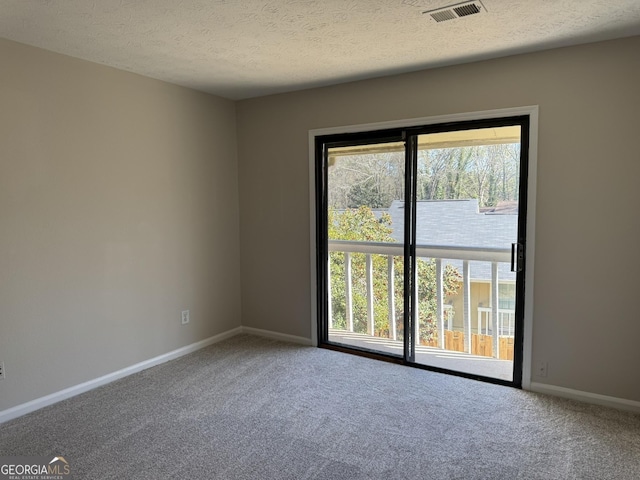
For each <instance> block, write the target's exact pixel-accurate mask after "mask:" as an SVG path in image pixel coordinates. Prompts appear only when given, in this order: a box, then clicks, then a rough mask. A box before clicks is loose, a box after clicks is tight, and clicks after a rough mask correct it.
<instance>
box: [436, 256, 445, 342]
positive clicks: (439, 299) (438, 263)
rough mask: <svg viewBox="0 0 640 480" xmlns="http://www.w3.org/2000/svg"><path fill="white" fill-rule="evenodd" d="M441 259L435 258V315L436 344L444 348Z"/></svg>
mask: <svg viewBox="0 0 640 480" xmlns="http://www.w3.org/2000/svg"><path fill="white" fill-rule="evenodd" d="M443 277H444V276H443V272H442V259H440V258H438V259H436V305H437V311H436V315H437V318H438V345H439V346H440V348H444V285H443V283H444V282H443Z"/></svg>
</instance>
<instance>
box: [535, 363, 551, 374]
mask: <svg viewBox="0 0 640 480" xmlns="http://www.w3.org/2000/svg"><path fill="white" fill-rule="evenodd" d="M547 367H548V364H547V362H538V370H537V372H536V373H537V375H538V376H539V377H546V376H547Z"/></svg>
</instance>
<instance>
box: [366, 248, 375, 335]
mask: <svg viewBox="0 0 640 480" xmlns="http://www.w3.org/2000/svg"><path fill="white" fill-rule="evenodd" d="M366 258H367V333H368V334H369V335H371V336H372V337H374V336H375V323H374V321H373V260H372V258H371V254H369V253H368V254H367V257H366Z"/></svg>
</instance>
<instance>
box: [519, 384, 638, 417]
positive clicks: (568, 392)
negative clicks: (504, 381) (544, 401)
mask: <svg viewBox="0 0 640 480" xmlns="http://www.w3.org/2000/svg"><path fill="white" fill-rule="evenodd" d="M529 390H530V391H532V392H537V393H545V394H547V395H554V396H556V397H562V398H568V399H570V400H577V401H579V402H585V403H592V404H594V405H602V406H605V407H613V408H617V409H618V410H627V411H631V412H636V413H640V402H637V401H635V400H627V399H625V398H618V397H610V396H608V395H600V394H598V393H590V392H582V391H580V390H573V389H572V388H565V387H557V386H555V385H547V384H544V383H536V382H531V386H530V388H529Z"/></svg>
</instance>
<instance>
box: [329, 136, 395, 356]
mask: <svg viewBox="0 0 640 480" xmlns="http://www.w3.org/2000/svg"><path fill="white" fill-rule="evenodd" d="M326 163H327V167H326V172H327V180H326V185H327V188H326V190H327V243H328V248H327V250H328V266H327V275H326V282H327V284H326V291H327V293H328V294H327V297H328V298H327V302H328V305H327V317H328V318H327V324H328V325H327V326H328V341H329V342H330V343H333V344H339V345H345V346H349V347H354V348H357V349H362V350H368V351H374V352H379V353H385V354H389V355H393V356H398V357H403V355H404V345H403V339H404V301H403V296H404V230H403V228H404V227H403V226H404V221H402V222H400V223H396V221H395V220H394V219H393V218H392V216H391V214H390V212H391V210H393V209H396V208H398V205H400V204H403V202H404V192H405V182H406V180H405V147H404V142H390V143H377V144H366V145H348V146H340V147H329V148H328V149H327V156H326Z"/></svg>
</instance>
